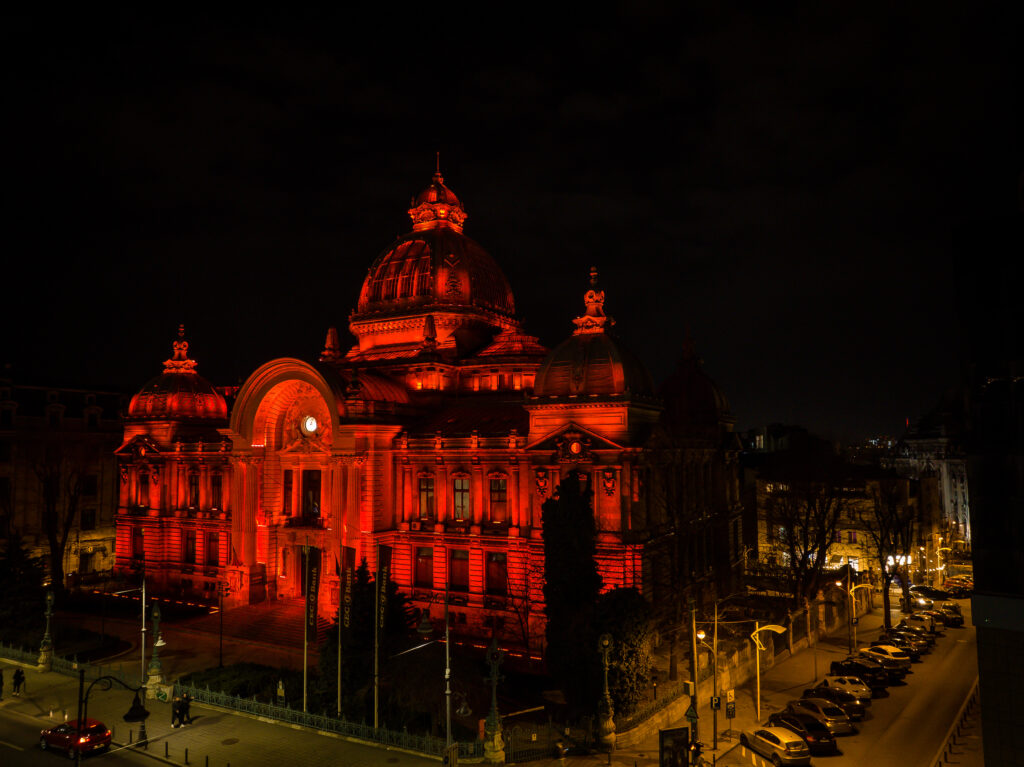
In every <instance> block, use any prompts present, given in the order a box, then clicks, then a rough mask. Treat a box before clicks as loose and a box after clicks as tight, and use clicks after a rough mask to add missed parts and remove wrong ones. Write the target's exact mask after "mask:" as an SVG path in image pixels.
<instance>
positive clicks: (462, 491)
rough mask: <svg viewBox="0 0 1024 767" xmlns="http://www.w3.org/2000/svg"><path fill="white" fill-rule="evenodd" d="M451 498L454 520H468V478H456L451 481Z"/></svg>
mask: <svg viewBox="0 0 1024 767" xmlns="http://www.w3.org/2000/svg"><path fill="white" fill-rule="evenodd" d="M452 496H453V500H454V503H453V505H452V508H453V509H454V514H455V519H457V520H466V519H469V517H470V513H471V512H470V509H469V477H456V478H455V479H454V480H453V481H452Z"/></svg>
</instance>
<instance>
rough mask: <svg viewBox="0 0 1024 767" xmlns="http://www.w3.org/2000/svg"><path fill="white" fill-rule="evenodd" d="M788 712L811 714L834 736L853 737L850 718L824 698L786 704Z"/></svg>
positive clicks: (801, 699)
mask: <svg viewBox="0 0 1024 767" xmlns="http://www.w3.org/2000/svg"><path fill="white" fill-rule="evenodd" d="M785 710H786V711H788V712H790V713H794V714H810V715H811V716H813V717H814V718H815V719H817V720H818V721H819V722H821V723H822V724H823V725H825V726H826V727H828V731H829V732H831V733H832V734H833V735H852V734H853V733H855V732H857V730H856V729H854V726H853V723H852V722H851V721H850V717H849V716H847V715H846V712H845V711H843V709H841V708H840V707H839V706H837V705H836V704H835V703H833V702H832V701H830V700H825V699H823V698H800V699H799V700H791V701H790V702H789V703H787V704H786V708H785Z"/></svg>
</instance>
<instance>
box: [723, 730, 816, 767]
mask: <svg viewBox="0 0 1024 767" xmlns="http://www.w3.org/2000/svg"><path fill="white" fill-rule="evenodd" d="M740 743H741V744H742V745H744V746H746V747H747V748H749V749H750V750H751V751H756V752H757V753H759V754H760V755H761V756H763V757H765V758H766V759H771V760H772V763H773V764H775V765H776V767H778V766H779V765H782V764H794V765H796V764H810V763H811V750H810V748H808V747H807V743H806V741H804V739H803V738H801V737H800V736H799V735H797V734H796V733H795V732H793V731H792V730H789V729H787V728H785V727H761V728H758V729H754V730H751V731H750V732H744V733H741V734H740Z"/></svg>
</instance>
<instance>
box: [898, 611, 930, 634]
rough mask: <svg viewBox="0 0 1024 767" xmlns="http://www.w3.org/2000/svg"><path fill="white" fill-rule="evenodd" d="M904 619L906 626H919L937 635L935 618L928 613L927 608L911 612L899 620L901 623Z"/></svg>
mask: <svg viewBox="0 0 1024 767" xmlns="http://www.w3.org/2000/svg"><path fill="white" fill-rule="evenodd" d="M904 621H905V622H906V623H907V625H908V626H913V625H917V626H920V627H921V628H923V629H924V630H925V631H927V632H928V633H929V634H933V635H937V634H938V633H939V631H938V628H937V627H936V625H935V618H934V617H933V616H932V615H929V613H928V611H927V610H922V611H921V612H915V613H911V614H910V615H908V616H907V617H906V618H904V619H903V621H900V622H901V623H902V622H904Z"/></svg>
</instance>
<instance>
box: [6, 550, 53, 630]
mask: <svg viewBox="0 0 1024 767" xmlns="http://www.w3.org/2000/svg"><path fill="white" fill-rule="evenodd" d="M45 572H46V567H45V564H44V563H43V562H42V560H40V559H38V558H36V557H33V556H32V555H31V554H30V553H29V551H28V547H27V546H26V545H25V542H24V539H23V538H22V536H21V533H20V532H19V531H17V530H12V531H11V534H10V536H8V538H7V540H6V542H5V543H4V547H3V552H2V554H0V594H3V599H0V639H3V640H4V641H6V642H11V643H13V644H26V645H27V644H31V645H32V646H38V644H39V641H40V640H41V639H42V637H43V634H42V628H43V624H44V623H45V619H44V617H43V612H44V610H45V592H44V589H43V578H44V574H45Z"/></svg>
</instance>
